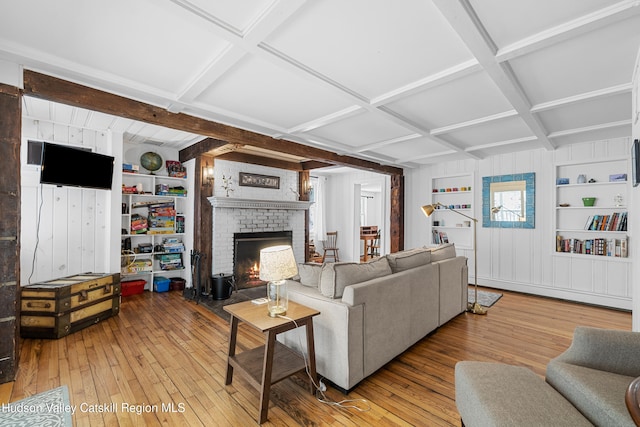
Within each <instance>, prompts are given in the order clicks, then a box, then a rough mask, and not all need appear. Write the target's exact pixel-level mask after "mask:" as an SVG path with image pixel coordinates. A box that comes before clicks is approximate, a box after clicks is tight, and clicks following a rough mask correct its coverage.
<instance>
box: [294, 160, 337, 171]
mask: <svg viewBox="0 0 640 427" xmlns="http://www.w3.org/2000/svg"><path fill="white" fill-rule="evenodd" d="M301 165H302V170H305V171H308V170H313V169H320V168H328V167H331V166H333V165H332V164H331V163H325V162H319V161H317V160H309V161H308V162H302V163H301Z"/></svg>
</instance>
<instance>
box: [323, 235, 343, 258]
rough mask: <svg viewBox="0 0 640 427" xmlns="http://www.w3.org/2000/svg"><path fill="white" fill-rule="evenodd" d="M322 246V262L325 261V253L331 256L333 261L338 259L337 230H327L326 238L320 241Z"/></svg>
mask: <svg viewBox="0 0 640 427" xmlns="http://www.w3.org/2000/svg"><path fill="white" fill-rule="evenodd" d="M322 247H323V249H324V252H323V253H322V262H324V261H325V259H326V257H327V255H329V256H330V257H333V260H334V261H335V262H339V261H340V257H339V256H338V232H337V231H328V232H327V240H323V241H322Z"/></svg>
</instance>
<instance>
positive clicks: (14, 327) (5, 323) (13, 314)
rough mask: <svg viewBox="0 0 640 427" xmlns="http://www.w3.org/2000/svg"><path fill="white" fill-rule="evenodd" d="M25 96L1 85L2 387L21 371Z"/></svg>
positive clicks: (0, 239)
mask: <svg viewBox="0 0 640 427" xmlns="http://www.w3.org/2000/svg"><path fill="white" fill-rule="evenodd" d="M21 125H22V95H21V93H20V91H19V90H18V88H15V87H11V86H7V85H2V84H0V159H1V160H0V162H1V164H2V167H0V212H1V215H0V307H1V308H0V383H6V382H8V381H12V380H13V378H14V377H15V375H16V372H17V369H18V357H19V346H18V337H19V332H20V331H19V322H18V321H17V319H18V318H19V315H18V313H19V309H18V307H19V306H20V295H19V288H20V194H21V193H20V191H21V190H20V142H21V137H22V128H21Z"/></svg>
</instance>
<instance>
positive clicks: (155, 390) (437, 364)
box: [11, 292, 631, 427]
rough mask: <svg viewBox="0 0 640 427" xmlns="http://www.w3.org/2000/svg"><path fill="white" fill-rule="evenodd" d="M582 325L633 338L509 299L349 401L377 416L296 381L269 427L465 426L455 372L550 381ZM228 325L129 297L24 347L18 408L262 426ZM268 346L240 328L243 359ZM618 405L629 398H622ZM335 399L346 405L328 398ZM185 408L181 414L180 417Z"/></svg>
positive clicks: (594, 312)
mask: <svg viewBox="0 0 640 427" xmlns="http://www.w3.org/2000/svg"><path fill="white" fill-rule="evenodd" d="M577 325H584V326H594V327H602V328H611V329H621V330H630V329H631V314H630V313H628V312H623V311H616V310H611V309H606V308H600V307H594V306H586V305H580V304H576V303H571V302H566V301H559V300H553V299H546V298H541V297H535V296H529V295H525V294H518V293H512V292H505V293H504V296H503V297H502V299H500V300H499V301H498V302H497V303H496V304H495V305H494V306H493V307H491V308H490V309H489V313H488V315H486V316H475V315H473V314H469V313H463V314H461V315H459V316H458V317H456V318H454V319H453V320H452V321H450V322H449V323H447V324H446V325H444V326H442V327H441V328H439V329H438V330H436V331H435V332H434V333H433V334H431V335H430V336H429V337H426V338H424V339H422V340H420V341H419V342H418V343H416V344H415V345H414V346H412V347H411V348H410V349H409V350H407V351H406V352H404V353H403V354H401V355H399V356H398V357H396V358H395V359H394V360H393V361H391V362H390V363H388V364H387V365H385V366H384V367H382V368H381V369H380V370H378V371H377V372H375V373H374V374H373V375H371V376H370V377H368V378H367V379H365V380H364V381H363V382H362V383H361V384H360V385H359V386H358V387H357V388H356V389H355V390H354V391H352V392H351V393H350V394H349V395H348V398H351V399H366V400H367V401H368V403H367V404H368V406H369V407H370V410H368V411H365V412H358V411H356V410H352V409H351V410H350V409H341V408H336V407H332V406H327V405H324V404H322V403H320V402H318V401H317V400H315V399H314V398H313V397H312V396H311V395H310V394H309V393H308V391H307V387H306V378H304V377H303V376H295V377H292V378H290V379H286V380H284V381H282V382H279V383H277V384H275V385H274V386H273V387H272V393H271V400H270V404H269V407H270V408H269V420H268V421H267V423H265V425H267V426H270V425H288V426H294V425H336V426H354V425H358V426H361V425H438V426H452V425H453V426H458V425H460V420H459V417H458V413H457V409H456V406H455V389H454V367H455V364H456V362H457V361H460V360H481V361H495V362H503V363H508V364H514V365H518V366H525V367H528V368H530V369H532V370H533V371H534V372H535V373H536V374H538V375H540V376H544V372H545V366H546V364H547V363H548V361H549V360H550V359H551V358H553V357H556V356H557V355H559V354H560V353H561V352H562V351H564V350H565V349H566V348H567V347H568V346H569V344H570V343H571V337H572V334H573V330H574V329H575V327H576V326H577ZM228 333H229V325H228V323H227V322H226V321H224V320H222V319H221V318H219V317H218V316H216V315H214V314H212V313H211V312H210V311H208V310H207V309H206V308H204V307H203V306H202V305H197V304H195V303H193V302H188V301H185V300H184V299H183V298H182V297H181V295H180V294H179V293H177V292H168V293H160V294H158V293H151V292H145V293H144V294H142V295H135V296H130V297H125V298H123V300H122V306H121V312H120V314H119V315H118V316H116V317H113V318H110V319H107V320H105V321H104V322H101V323H99V324H97V325H94V326H92V327H90V328H87V329H84V330H82V331H80V332H77V333H75V334H72V335H69V336H67V337H65V338H62V339H59V340H35V339H24V340H22V351H21V359H20V366H21V368H20V372H19V374H18V377H17V379H16V382H15V384H14V387H13V393H12V395H11V401H16V400H19V399H21V398H24V397H26V396H28V395H31V394H34V393H38V392H42V391H45V390H48V389H50V388H53V387H56V386H59V385H62V384H66V385H67V386H69V389H70V394H71V404H72V405H80V404H82V403H83V402H85V403H88V404H97V403H102V404H109V403H111V402H116V403H117V404H118V405H120V404H121V403H123V402H124V403H128V404H132V405H136V404H142V403H148V404H152V405H154V404H155V405H161V404H162V403H165V404H174V405H175V407H176V408H184V411H183V412H162V411H158V412H151V413H143V414H140V415H137V414H135V413H128V412H123V411H122V410H119V411H118V412H117V413H104V414H99V413H89V412H78V413H76V415H74V422H75V425H77V426H85V425H109V426H114V427H116V426H125V425H149V426H155V425H189V426H210V425H221V426H236V425H255V424H256V417H257V412H258V400H259V395H258V392H257V391H256V390H255V389H253V388H252V387H251V386H250V385H249V383H248V382H247V381H245V380H244V379H243V378H242V377H240V376H237V375H236V376H235V377H234V380H233V383H232V384H231V385H229V386H225V385H224V382H225V369H226V351H227V345H228ZM262 343H263V337H262V336H261V335H260V334H259V333H258V332H257V331H255V330H254V329H252V328H249V327H246V325H243V324H240V327H239V333H238V346H239V349H238V351H244V350H247V349H251V348H254V347H257V346H259V345H261V344H262ZM621 396H622V395H621ZM327 397H328V398H329V399H331V400H334V401H337V400H342V399H344V398H345V396H344V395H343V394H342V393H340V392H339V391H337V390H335V389H334V388H332V387H331V386H329V388H328V391H327ZM182 405H184V406H182Z"/></svg>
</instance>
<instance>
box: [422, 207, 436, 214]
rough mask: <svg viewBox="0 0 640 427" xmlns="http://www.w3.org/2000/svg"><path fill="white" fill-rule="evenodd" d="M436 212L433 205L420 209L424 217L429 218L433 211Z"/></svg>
mask: <svg viewBox="0 0 640 427" xmlns="http://www.w3.org/2000/svg"><path fill="white" fill-rule="evenodd" d="M434 210H436V208H435V206H434V205H424V206H423V207H422V212H423V213H424V214H425V215H426V216H431V214H432V213H433V211H434Z"/></svg>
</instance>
